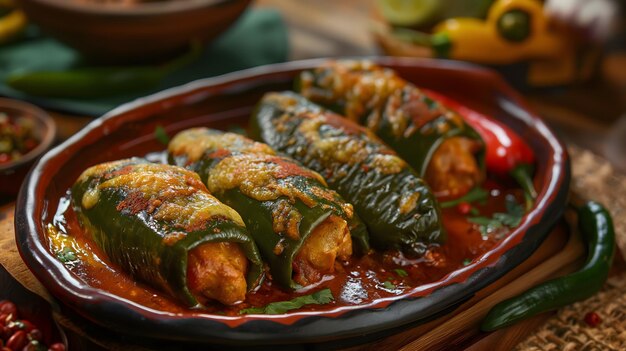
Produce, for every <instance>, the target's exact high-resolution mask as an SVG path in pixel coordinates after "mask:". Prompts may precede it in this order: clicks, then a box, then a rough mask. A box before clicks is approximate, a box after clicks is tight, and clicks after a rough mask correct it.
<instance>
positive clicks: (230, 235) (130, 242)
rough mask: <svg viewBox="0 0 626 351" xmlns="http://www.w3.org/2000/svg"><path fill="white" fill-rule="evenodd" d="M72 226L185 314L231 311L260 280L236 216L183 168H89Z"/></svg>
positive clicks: (253, 251) (132, 164)
mask: <svg viewBox="0 0 626 351" xmlns="http://www.w3.org/2000/svg"><path fill="white" fill-rule="evenodd" d="M72 201H73V206H74V209H75V211H76V213H77V216H78V219H79V221H80V223H81V224H82V225H83V227H84V228H85V229H86V230H87V232H88V233H90V235H91V236H92V238H93V240H94V242H95V243H96V245H97V246H99V247H100V248H101V249H102V250H103V251H104V252H105V253H106V255H107V256H108V257H109V259H110V260H111V261H112V262H113V263H115V264H117V265H119V266H120V267H122V269H124V270H125V271H126V272H128V273H129V274H130V275H132V276H133V277H135V278H137V279H139V280H141V281H143V282H145V283H147V284H150V285H152V286H154V287H155V288H157V289H160V290H162V291H164V292H166V293H168V294H170V295H171V296H173V297H175V298H177V299H178V300H179V301H180V302H182V303H184V304H186V305H187V306H189V307H200V306H201V304H202V303H203V302H206V301H207V300H217V301H219V302H221V303H223V304H227V305H232V304H236V303H238V302H241V301H243V300H244V299H245V297H246V292H247V291H249V290H251V289H253V288H255V287H256V286H257V285H258V284H259V283H260V280H261V278H262V272H263V269H262V261H261V258H260V255H259V252H258V249H257V247H256V245H255V244H254V241H253V240H252V237H251V236H250V234H249V233H248V231H247V230H246V228H245V225H244V223H243V221H242V219H241V217H240V216H239V214H237V212H235V210H233V209H232V208H230V207H228V206H226V205H224V204H223V203H221V202H219V201H218V200H217V199H216V198H215V197H213V196H211V195H210V194H209V192H208V191H207V189H206V187H205V186H204V184H202V182H201V181H200V178H199V177H198V175H197V174H195V173H193V172H191V171H188V170H186V169H184V168H180V167H175V166H170V165H163V164H153V163H149V162H147V161H145V160H142V159H137V158H135V159H127V160H121V161H115V162H108V163H103V164H100V165H97V166H93V167H91V168H89V169H87V170H86V171H84V172H83V174H82V175H81V176H80V177H79V178H78V180H77V181H76V183H75V184H74V186H73V187H72Z"/></svg>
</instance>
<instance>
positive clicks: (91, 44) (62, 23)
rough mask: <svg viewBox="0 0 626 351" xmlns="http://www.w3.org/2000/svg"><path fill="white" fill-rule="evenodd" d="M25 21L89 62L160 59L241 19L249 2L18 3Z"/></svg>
mask: <svg viewBox="0 0 626 351" xmlns="http://www.w3.org/2000/svg"><path fill="white" fill-rule="evenodd" d="M18 3H19V6H20V7H21V8H22V9H23V10H24V11H25V12H26V15H27V16H28V18H29V20H31V21H32V22H34V23H36V24H37V25H39V26H40V27H41V28H42V29H43V30H44V31H45V32H47V33H48V34H50V35H52V36H54V37H55V38H57V39H59V40H60V41H62V42H64V43H66V44H67V45H69V46H71V47H73V48H75V49H77V50H78V51H80V52H81V53H82V54H83V55H85V56H86V57H87V58H88V59H90V60H91V61H98V62H112V63H129V62H144V61H155V60H158V59H163V58H164V57H168V56H172V55H174V54H176V53H180V52H182V51H184V50H185V48H187V47H189V43H190V41H191V40H195V39H197V40H201V41H205V42H206V41H209V40H211V39H213V38H214V37H216V36H217V35H218V34H220V33H222V32H223V31H224V30H225V29H226V28H228V27H229V26H230V25H231V24H232V23H233V22H234V21H235V19H237V18H238V17H239V15H241V13H242V12H243V10H244V9H245V8H246V7H247V6H248V4H249V3H250V0H172V1H168V0H164V1H156V2H139V1H137V3H136V4H126V5H122V4H119V3H118V4H115V3H114V2H109V3H105V2H103V1H99V0H93V1H91V0H18Z"/></svg>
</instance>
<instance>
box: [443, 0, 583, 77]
mask: <svg viewBox="0 0 626 351" xmlns="http://www.w3.org/2000/svg"><path fill="white" fill-rule="evenodd" d="M512 13H515V14H517V15H520V14H521V15H522V16H523V18H527V19H528V23H527V24H528V28H526V29H525V31H526V33H522V34H527V35H523V36H521V37H519V38H516V37H515V35H516V34H517V35H518V36H519V32H518V33H514V34H513V35H507V33H505V32H503V25H506V24H507V23H506V21H507V20H508V19H510V18H511V17H510V15H511V14H512ZM503 16H509V18H505V17H503ZM434 33H435V34H436V35H445V36H447V38H448V39H449V41H450V45H451V46H450V48H449V51H448V56H449V57H450V58H453V59H458V60H467V61H472V62H478V63H483V64H495V65H501V64H511V63H515V62H519V61H523V60H529V59H558V58H563V57H564V56H566V55H572V53H573V48H574V45H573V42H572V41H571V40H570V39H569V38H568V37H567V36H565V35H563V34H561V33H556V32H553V31H551V30H550V28H549V26H548V18H547V17H546V16H545V14H544V11H543V4H542V3H541V1H539V0H497V1H496V2H495V3H494V4H493V5H492V6H491V8H490V9H489V13H488V15H487V19H486V20H480V19H476V18H455V19H449V20H446V21H444V22H442V23H440V24H438V25H437V26H436V27H435V28H434Z"/></svg>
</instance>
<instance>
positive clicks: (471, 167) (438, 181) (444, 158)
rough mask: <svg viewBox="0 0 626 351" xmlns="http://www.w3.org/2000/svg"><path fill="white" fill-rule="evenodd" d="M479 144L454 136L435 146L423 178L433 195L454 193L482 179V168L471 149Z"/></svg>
mask: <svg viewBox="0 0 626 351" xmlns="http://www.w3.org/2000/svg"><path fill="white" fill-rule="evenodd" d="M479 148H480V144H478V143H477V142H476V141H475V140H472V139H468V138H464V137H454V138H450V139H446V140H445V141H444V142H443V143H441V146H439V148H437V150H436V151H435V153H434V154H433V157H432V159H431V161H430V163H429V165H428V168H427V169H426V177H425V178H426V182H427V183H428V184H429V185H430V187H431V188H432V189H433V191H434V192H435V193H436V194H437V196H450V197H457V196H460V195H463V194H465V193H467V192H468V191H469V190H470V189H471V188H473V187H474V186H475V185H476V184H479V182H481V181H482V179H481V178H482V172H481V170H480V167H479V166H478V163H477V162H476V157H475V156H474V153H475V152H477V151H478V149H479Z"/></svg>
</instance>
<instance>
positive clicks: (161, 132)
mask: <svg viewBox="0 0 626 351" xmlns="http://www.w3.org/2000/svg"><path fill="white" fill-rule="evenodd" d="M154 137H155V138H156V140H158V141H159V142H160V143H161V144H163V145H167V144H169V142H170V136H169V135H167V132H166V131H165V128H163V127H162V126H156V128H154Z"/></svg>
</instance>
